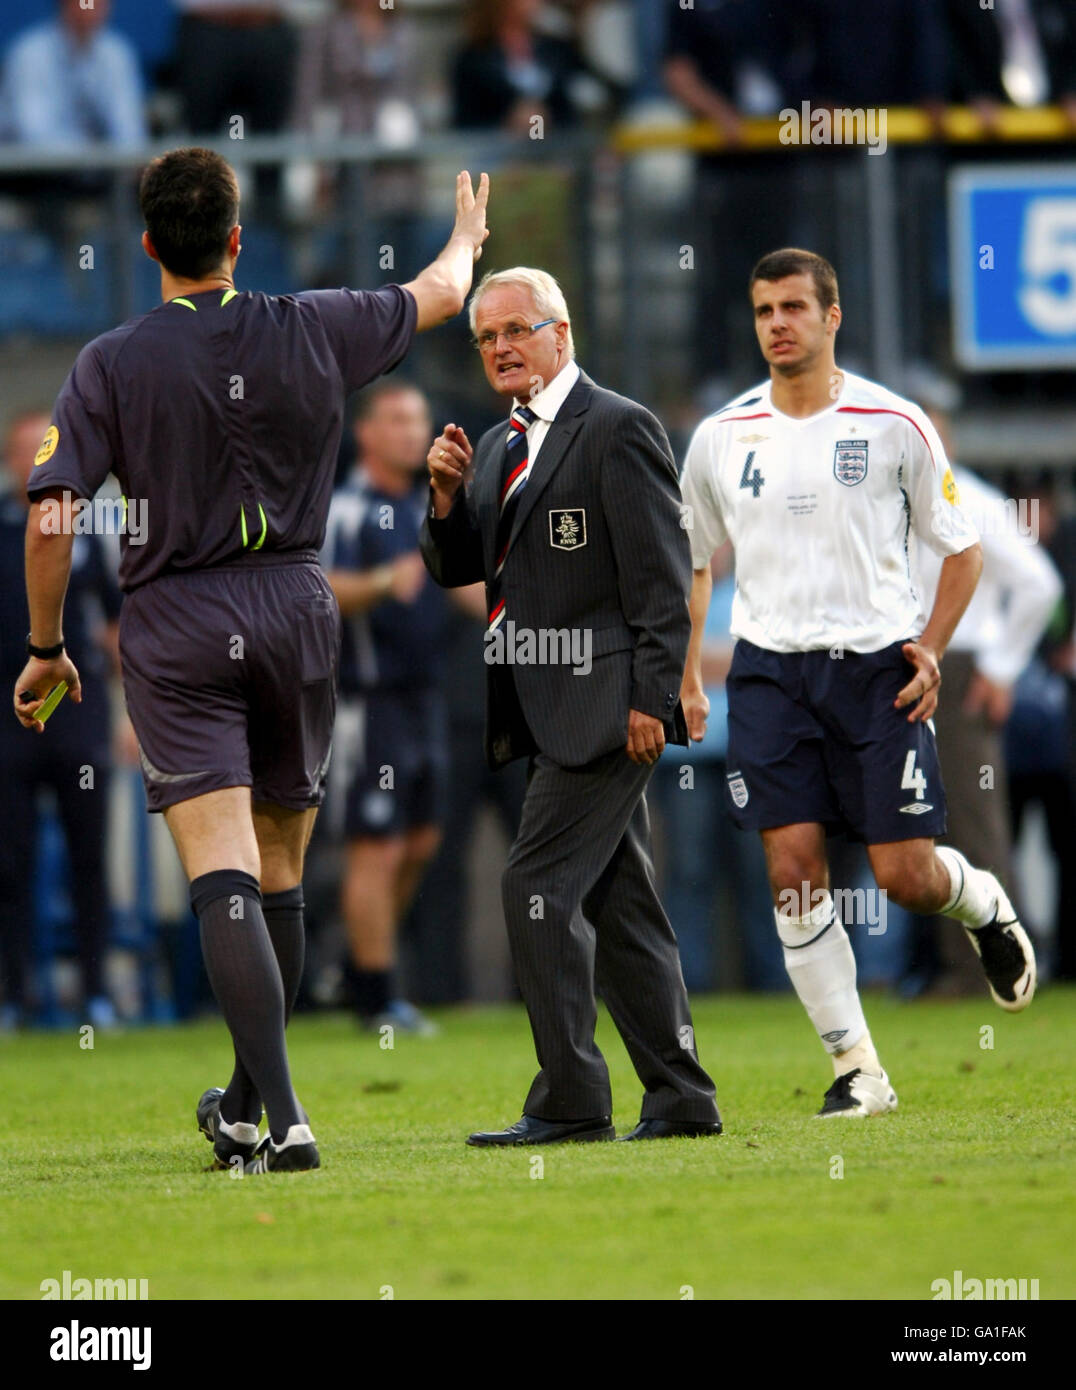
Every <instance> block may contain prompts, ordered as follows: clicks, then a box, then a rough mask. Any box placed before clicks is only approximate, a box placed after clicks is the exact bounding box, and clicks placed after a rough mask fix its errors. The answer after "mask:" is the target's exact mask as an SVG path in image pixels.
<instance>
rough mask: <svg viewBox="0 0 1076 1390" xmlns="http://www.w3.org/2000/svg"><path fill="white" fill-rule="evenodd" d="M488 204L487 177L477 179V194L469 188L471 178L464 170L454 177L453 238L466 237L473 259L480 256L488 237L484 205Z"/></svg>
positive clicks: (482, 175)
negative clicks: (454, 211)
mask: <svg viewBox="0 0 1076 1390" xmlns="http://www.w3.org/2000/svg"><path fill="white" fill-rule="evenodd" d="M488 202H489V175H488V174H480V175H479V177H478V192H477V193H476V192H475V191H474V189H473V188H472V187H471V176H470V174H469V173H468V172H467V170H466V169H462V170H461V171H460V172H459V173H458V174H457V175H456V225H455V226H454V227H453V229H452V235H453V236H462V237H467V238H468V240H470V241H471V242H472V243H473V244H474V258H475V260H476V261H477V260H478V258H479V257H480V256H481V254H482V243H483V242H484V241H485V239H486V237H488V236H489V228H488V227H487V226H486V204H487V203H488Z"/></svg>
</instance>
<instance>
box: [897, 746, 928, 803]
mask: <svg viewBox="0 0 1076 1390" xmlns="http://www.w3.org/2000/svg"><path fill="white" fill-rule="evenodd" d="M915 754H916V750H915V749H914V748H912V749H910V750H909V752H908V756H907V757H906V758H905V759H904V776H903V777H902V778H901V779H900V785H901V790H902V791H914V792H915V799H916V801H922V799H923V794H924V792H925V791H926V789H927V779H926V774H925V773H924V772H923V769H922V768H921V767H916V765H915Z"/></svg>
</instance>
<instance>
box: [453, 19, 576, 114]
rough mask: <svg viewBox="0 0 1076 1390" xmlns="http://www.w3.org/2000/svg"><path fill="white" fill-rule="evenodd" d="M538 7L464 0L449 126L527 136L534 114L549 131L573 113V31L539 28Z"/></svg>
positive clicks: (574, 75) (574, 112) (574, 67)
mask: <svg viewBox="0 0 1076 1390" xmlns="http://www.w3.org/2000/svg"><path fill="white" fill-rule="evenodd" d="M541 9H542V5H541V0H470V3H469V4H468V6H467V10H466V19H465V24H466V35H467V39H466V42H465V43H464V45H463V47H462V48H460V50H459V51H458V53H457V54H456V59H455V64H454V67H453V72H452V91H453V118H452V123H453V125H455V126H458V127H460V128H462V129H476V128H485V129H498V128H499V129H501V130H505V131H508V132H510V133H512V134H515V135H527V134H528V133H530V131H531V130H532V129H533V127H532V124H531V123H532V120H533V118H534V117H535V116H541V117H542V119H543V122H544V124H545V125H546V126H550V127H552V128H553V129H555V130H560V129H563V128H564V127H565V126H570V125H572V124H574V123H575V122H576V121H577V120H578V118H579V105H578V102H577V100H576V98H575V96H574V95H573V89H572V79H573V78H574V77H577V76H579V75H580V74H581V73H582V72H583V71H584V65H583V59H582V57H581V55H580V53H579V49H578V46H577V45H576V43H575V41H574V39H573V38H570V37H565V36H560V35H557V36H552V35H549V34H546V33H543V32H542V31H541V29H540V28H539V27H538V17H539V14H540V11H541Z"/></svg>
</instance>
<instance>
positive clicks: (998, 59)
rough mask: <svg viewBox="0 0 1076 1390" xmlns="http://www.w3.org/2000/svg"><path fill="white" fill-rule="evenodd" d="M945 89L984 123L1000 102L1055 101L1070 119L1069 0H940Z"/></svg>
mask: <svg viewBox="0 0 1076 1390" xmlns="http://www.w3.org/2000/svg"><path fill="white" fill-rule="evenodd" d="M940 8H941V9H942V12H943V17H944V20H945V22H946V23H947V25H948V38H949V53H950V58H951V61H950V65H949V72H950V79H949V80H950V95H951V99H952V100H953V101H959V102H965V103H967V104H968V105H969V106H972V107H974V108H975V110H976V111H977V112H978V114H979V116H980V118H981V119H982V120H983V121H984V122H985V123H986V126H987V129H988V130H993V129H994V128H995V127H996V123H997V117H998V114H999V112H1000V111H1001V109H1002V107H1003V106H1004V105H1006V104H1011V105H1013V106H1044V105H1045V104H1046V103H1047V102H1049V101H1055V102H1058V103H1060V104H1061V106H1062V107H1064V109H1065V110H1066V112H1067V113H1068V116H1069V119H1070V121H1072V122H1073V123H1074V124H1076V13H1074V12H1073V6H1072V4H1071V3H1070V0H993V3H992V4H991V5H989V6H985V7H984V6H982V5H980V4H979V3H978V0H945V3H944V5H943V6H941V7H940Z"/></svg>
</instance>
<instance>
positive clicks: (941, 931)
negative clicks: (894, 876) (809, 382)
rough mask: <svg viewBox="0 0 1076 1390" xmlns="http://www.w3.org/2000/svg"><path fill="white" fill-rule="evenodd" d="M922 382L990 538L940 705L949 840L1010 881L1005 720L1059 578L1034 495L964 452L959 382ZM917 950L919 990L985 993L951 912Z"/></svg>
mask: <svg viewBox="0 0 1076 1390" xmlns="http://www.w3.org/2000/svg"><path fill="white" fill-rule="evenodd" d="M917 384H918V386H919V390H918V397H917V398H918V400H919V401H920V403H921V404H922V405H923V407H924V409H925V410H926V411H927V414H928V415H929V416H930V419H931V421H932V422H933V424H934V427H935V428H936V429H937V431H938V434H939V436H940V437H941V441H942V444H943V445H944V446H945V452H946V455H947V456H948V458H949V459H950V460H951V461H952V462H953V477H954V485H955V487H956V490H957V493H958V495H959V499H960V505H961V507H962V508H963V509H964V511H965V512H966V513H967V515H968V516H969V517H970V519H971V521H972V523H973V525H974V526H975V527H976V529H977V530H978V532H979V535H980V538H981V541H982V547H983V572H982V577H981V578H980V580H979V585H978V587H977V589H976V590H975V593H974V595H973V596H972V599H971V602H970V603H969V604H968V607H967V609H966V611H965V613H964V616H963V618H962V619H961V620H960V623H959V624H958V626H957V629H956V631H955V632H954V634H953V638H952V641H951V642H950V644H949V649H948V651H947V652H946V654H945V663H944V673H943V683H944V693H943V696H942V698H941V700H940V701H939V703H938V711H937V714H936V715H935V716H934V723H935V727H936V731H937V740H938V755H939V757H940V759H941V766H942V772H943V774H944V777H945V785H946V791H947V793H948V797H949V820H948V829H947V832H946V834H945V835H944V836H943V837H942V843H950V844H958V845H960V846H961V848H962V849H963V850H964V851H965V852H966V853H967V854H968V855H969V856H970V857H971V859H972V860H973V862H975V863H976V864H984V865H988V866H989V867H990V868H991V869H992V870H993V871H994V872H995V873H997V874H998V875H999V876H1000V877H1001V878H1002V879H1003V880H1005V881H1006V882H1009V881H1011V879H1012V864H1011V855H1012V844H1013V838H1012V826H1011V822H1010V814H1009V787H1008V779H1007V773H1006V758H1005V728H1006V725H1007V724H1008V722H1009V717H1010V714H1011V713H1012V708H1013V694H1014V690H1015V688H1016V686H1017V682H1018V681H1019V679H1020V677H1021V675H1022V674H1023V672H1024V671H1025V670H1026V668H1027V666H1028V663H1029V662H1030V661H1031V658H1032V655H1033V653H1034V651H1035V649H1036V647H1037V646H1038V644H1039V639H1040V638H1041V637H1042V635H1043V633H1044V632H1045V630H1046V628H1047V625H1048V623H1049V621H1050V618H1051V615H1052V613H1053V612H1054V610H1055V608H1056V607H1057V603H1058V600H1059V599H1060V597H1061V580H1060V578H1059V577H1058V574H1057V570H1056V568H1055V566H1054V565H1053V563H1052V561H1051V560H1050V557H1049V555H1048V554H1047V553H1046V550H1045V548H1044V547H1042V546H1040V545H1039V544H1038V537H1037V535H1036V534H1035V513H1034V512H1033V511H1031V510H1029V509H1028V506H1027V502H1028V499H1027V498H1026V497H1024V498H1022V499H1020V498H1017V497H1010V498H1006V497H1005V496H1003V494H1002V493H1001V492H999V491H998V489H997V488H994V487H991V486H990V485H989V484H987V483H986V482H984V481H983V480H982V479H981V478H979V477H977V476H976V475H975V474H974V473H972V472H971V471H970V469H967V468H963V467H961V466H960V464H959V463H958V462H957V461H956V455H955V453H954V449H953V441H952V433H951V418H950V417H951V412H952V410H953V409H954V408H955V407H956V405H957V403H958V392H957V391H956V390H955V388H954V387H952V386H951V385H950V384H949V383H947V382H944V381H942V380H940V379H937V378H935V379H934V380H933V381H932V382H927V381H922V382H919V383H917ZM916 559H917V562H918V567H919V576H920V582H921V586H922V592H923V602H924V604H925V605H926V611H927V612H929V611H930V606H931V605H932V604H933V602H934V595H935V592H936V590H937V586H938V576H939V574H940V573H941V564H940V561H939V560H938V559H937V557H936V556H935V555H934V554H933V552H931V551H929V550H928V549H927V547H926V546H923V545H920V546H919V548H918V553H917V557H916ZM898 911H899V909H897V908H895V907H893V906H891V907H890V927H891V929H895V928H896V925H897V924H896V922H895V920H894V919H895V918H896V915H897V913H898ZM912 951H913V958H912V968H911V980H910V981H909V985H910V988H911V989H912V990H915V989H916V988H923V987H925V989H926V990H927V991H928V992H930V993H935V994H943V995H954V994H960V995H973V996H980V995H981V994H982V971H981V968H980V965H979V961H978V958H977V957H976V956H975V954H974V953H973V952H972V951H970V950H969V949H968V944H967V942H966V941H965V940H964V939H963V933H962V932H958V931H956V930H955V929H954V928H953V926H952V924H951V923H949V922H947V921H945V920H944V919H942V918H930V919H926V920H917V922H916V925H915V927H914V928H913V941H912Z"/></svg>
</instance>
